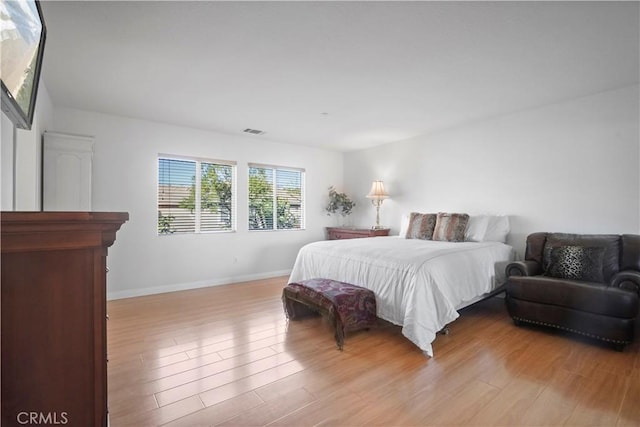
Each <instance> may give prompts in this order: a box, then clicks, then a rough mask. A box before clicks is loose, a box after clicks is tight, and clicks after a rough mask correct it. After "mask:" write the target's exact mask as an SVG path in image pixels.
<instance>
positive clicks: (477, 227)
mask: <svg viewBox="0 0 640 427" xmlns="http://www.w3.org/2000/svg"><path fill="white" fill-rule="evenodd" d="M488 225H489V217H488V216H487V215H471V216H469V222H467V228H466V230H464V240H465V241H467V242H482V241H483V240H484V235H485V234H486V232H487V226H488Z"/></svg>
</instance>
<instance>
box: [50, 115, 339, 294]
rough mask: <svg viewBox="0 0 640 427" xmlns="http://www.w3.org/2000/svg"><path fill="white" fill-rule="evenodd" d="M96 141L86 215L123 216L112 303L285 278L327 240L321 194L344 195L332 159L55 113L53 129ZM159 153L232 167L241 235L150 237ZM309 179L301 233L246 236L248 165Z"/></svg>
mask: <svg viewBox="0 0 640 427" xmlns="http://www.w3.org/2000/svg"><path fill="white" fill-rule="evenodd" d="M52 130H55V131H58V132H69V133H75V134H83V135H93V136H95V146H94V147H95V154H94V162H93V188H92V190H93V197H92V199H93V200H92V203H93V210H95V211H125V212H129V215H130V220H129V222H127V223H126V224H124V226H123V227H122V228H121V230H120V231H119V232H118V234H117V238H116V242H115V244H114V246H113V247H111V248H110V250H109V258H108V263H109V269H110V272H109V275H108V295H109V298H121V297H127V296H134V295H143V294H148V293H156V292H163V291H170V290H178V289H186V288H193V287H199V286H208V285H214V284H221V283H231V282H237V281H243V280H251V279H255V278H262V277H270V276H276V275H282V274H288V273H289V271H290V269H291V268H292V266H293V262H294V260H295V256H296V254H297V252H298V249H299V248H300V247H301V246H302V245H304V244H306V243H308V242H311V241H315V240H321V239H323V238H324V227H325V226H327V225H331V224H330V223H331V219H330V218H328V217H327V216H326V215H325V214H324V205H325V203H326V197H327V196H326V195H327V188H328V187H329V186H330V185H336V186H341V185H342V174H343V157H342V154H341V153H339V152H334V151H327V150H319V149H313V148H307V147H301V146H294V145H290V144H282V143H277V142H272V141H269V140H268V139H264V137H245V136H232V135H226V134H221V133H215V132H207V131H202V130H196V129H190V128H184V127H177V126H171V125H166V124H160V123H153V122H148V121H142V120H134V119H127V118H122V117H115V116H109V115H104V114H98V113H90V112H85V111H79V110H71V109H56V111H55V129H52ZM158 153H167V154H176V155H185V156H196V157H202V158H210V159H220V160H235V161H237V162H238V169H237V175H238V194H237V200H238V231H237V232H235V233H217V234H195V235H172V236H158V235H157V205H156V204H157V173H158V172H157V156H158ZM248 162H257V163H266V164H274V165H281V166H292V167H301V168H305V169H306V227H307V228H306V230H291V231H276V232H249V231H248V230H247V207H246V197H247V180H248V178H247V173H248V171H247V163H248Z"/></svg>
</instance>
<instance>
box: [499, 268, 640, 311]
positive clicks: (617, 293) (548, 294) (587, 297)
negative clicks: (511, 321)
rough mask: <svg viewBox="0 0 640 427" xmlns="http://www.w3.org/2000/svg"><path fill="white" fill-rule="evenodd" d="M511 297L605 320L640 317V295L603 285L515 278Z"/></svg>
mask: <svg viewBox="0 0 640 427" xmlns="http://www.w3.org/2000/svg"><path fill="white" fill-rule="evenodd" d="M507 294H508V295H509V297H510V298H518V299H521V300H526V301H533V302H538V303H542V304H550V305H556V306H561V307H568V308H572V309H575V310H582V311H587V312H589V313H594V314H602V315H605V316H612V317H620V318H634V317H636V315H637V313H638V295H637V294H635V293H633V292H629V291H626V290H623V289H618V288H611V287H608V286H605V285H602V284H600V283H593V282H579V281H575V280H565V279H556V278H554V277H547V276H533V277H526V276H512V277H510V278H509V281H508V282H507Z"/></svg>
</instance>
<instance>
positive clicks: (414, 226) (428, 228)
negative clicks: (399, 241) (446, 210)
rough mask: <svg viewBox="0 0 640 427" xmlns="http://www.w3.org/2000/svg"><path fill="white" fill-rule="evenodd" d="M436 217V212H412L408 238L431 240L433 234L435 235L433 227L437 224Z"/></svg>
mask: <svg viewBox="0 0 640 427" xmlns="http://www.w3.org/2000/svg"><path fill="white" fill-rule="evenodd" d="M436 217H437V215H436V214H421V213H417V212H411V215H410V216H409V227H407V235H406V238H407V239H422V240H431V236H433V229H434V228H435V226H436Z"/></svg>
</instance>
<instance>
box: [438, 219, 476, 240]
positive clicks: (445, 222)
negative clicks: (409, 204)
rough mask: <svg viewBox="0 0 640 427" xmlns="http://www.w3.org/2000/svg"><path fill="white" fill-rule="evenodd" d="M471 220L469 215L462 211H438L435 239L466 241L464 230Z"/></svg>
mask: <svg viewBox="0 0 640 427" xmlns="http://www.w3.org/2000/svg"><path fill="white" fill-rule="evenodd" d="M467 222H469V215H467V214H461V213H445V212H440V213H438V217H437V219H436V228H435V230H433V240H440V241H444V242H464V231H465V229H466V228H467Z"/></svg>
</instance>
